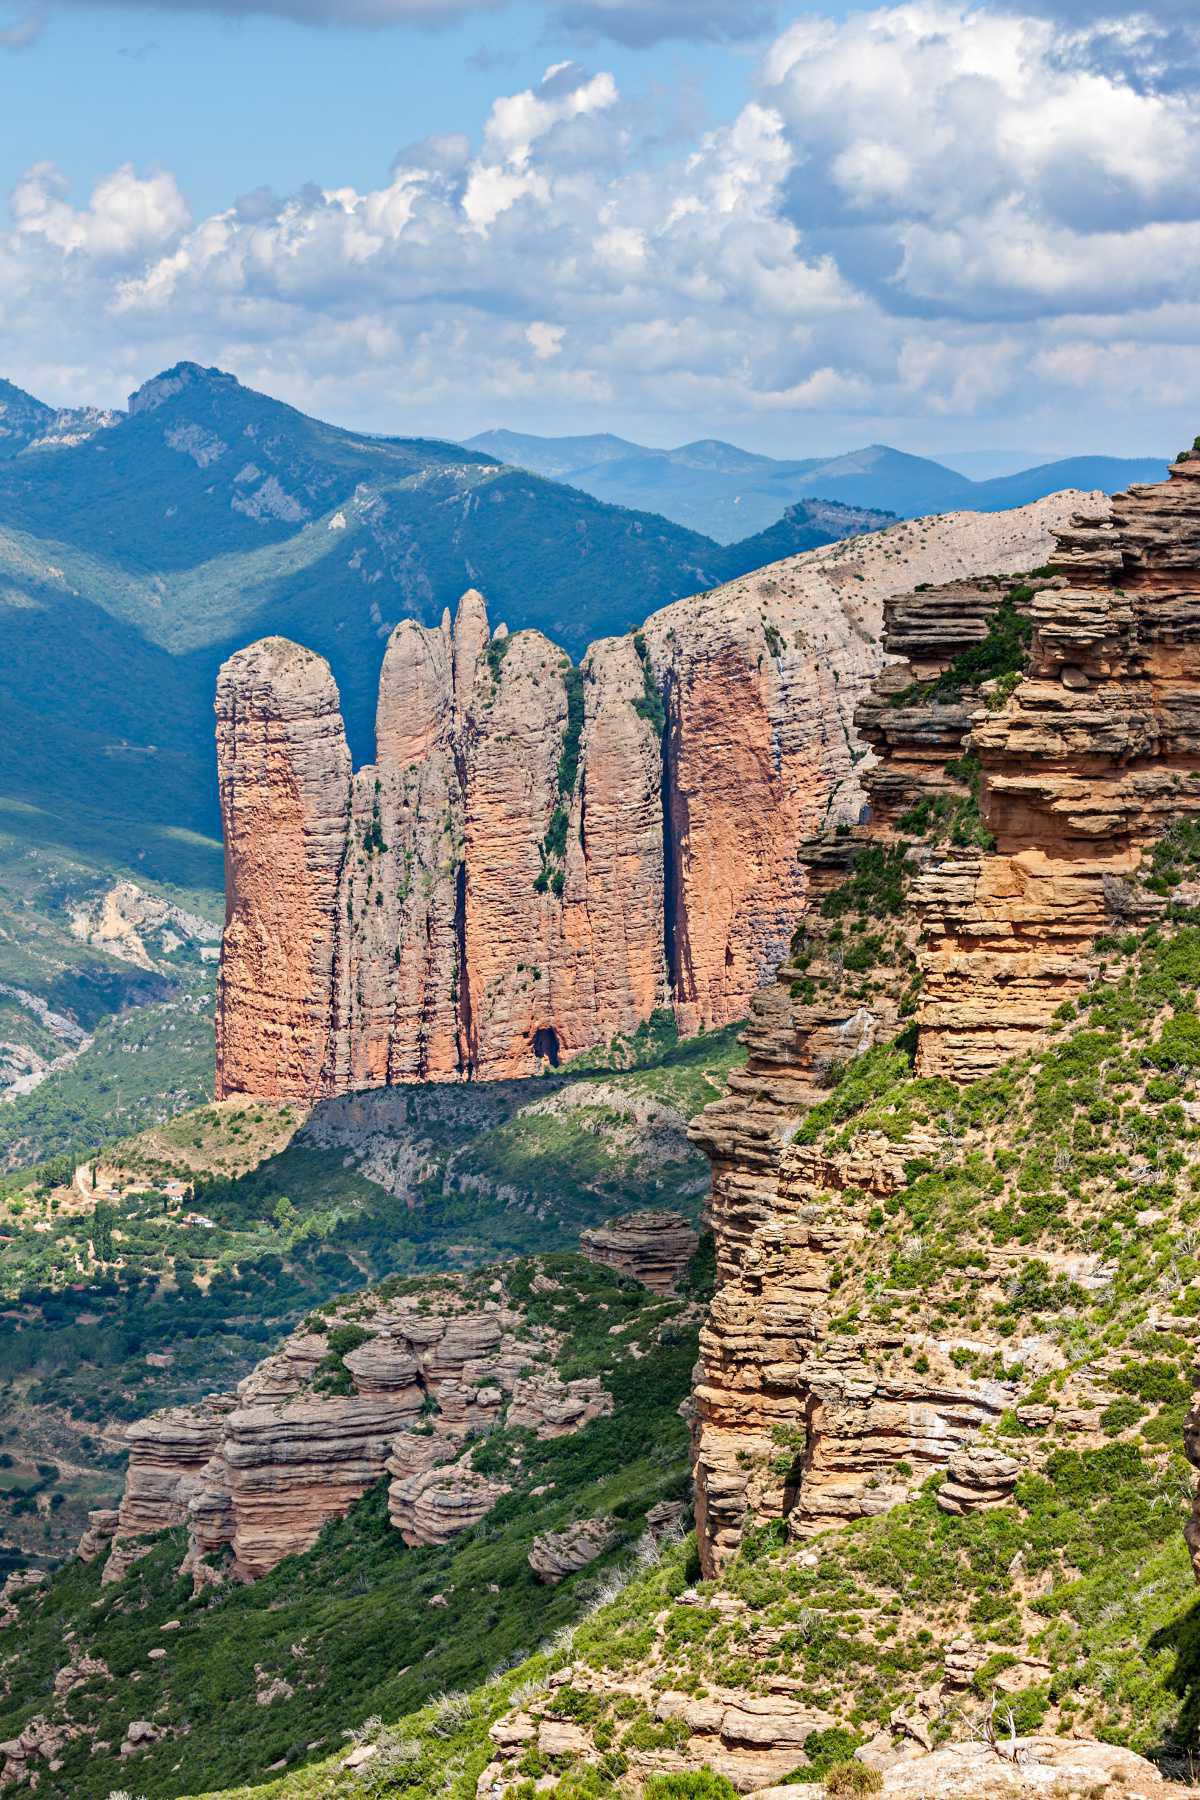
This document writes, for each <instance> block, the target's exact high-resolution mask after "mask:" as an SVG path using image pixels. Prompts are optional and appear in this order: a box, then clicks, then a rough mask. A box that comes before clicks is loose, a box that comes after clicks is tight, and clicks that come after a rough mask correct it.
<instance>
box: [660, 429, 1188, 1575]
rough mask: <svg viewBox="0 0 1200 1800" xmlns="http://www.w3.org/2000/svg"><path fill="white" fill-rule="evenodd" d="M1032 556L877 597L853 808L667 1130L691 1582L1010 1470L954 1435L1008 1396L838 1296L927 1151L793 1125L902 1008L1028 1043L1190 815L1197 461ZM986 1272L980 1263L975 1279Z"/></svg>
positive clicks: (970, 1037) (1099, 511)
mask: <svg viewBox="0 0 1200 1800" xmlns="http://www.w3.org/2000/svg"><path fill="white" fill-rule="evenodd" d="M1038 560H1039V562H1040V563H1044V564H1048V568H1043V569H1041V570H1040V571H1039V574H1038V576H1036V577H1034V578H1033V579H1032V580H1031V581H1029V582H1028V583H1027V584H1025V585H1023V586H1020V587H1018V588H1017V589H1015V590H1014V591H1012V592H1011V593H1010V592H1009V584H1008V583H1007V582H991V581H978V580H974V581H971V582H967V583H963V582H957V583H954V584H952V585H943V586H942V587H940V588H938V587H935V588H928V589H918V590H917V591H915V592H913V593H911V594H909V595H906V596H900V597H898V598H896V599H895V600H894V601H892V602H891V603H890V604H889V606H888V607H887V609H886V611H887V617H886V636H885V645H886V648H887V650H888V651H889V652H891V653H892V654H893V655H895V656H896V657H897V658H898V660H897V661H896V662H894V663H890V664H889V665H888V666H887V667H886V668H885V669H884V670H883V672H882V674H881V676H880V677H879V679H878V680H877V682H876V684H875V686H874V690H873V692H872V694H871V696H870V697H869V698H868V699H867V700H866V701H865V702H864V704H863V705H862V706H861V707H860V710H859V714H858V726H859V730H860V731H861V733H862V735H863V736H864V737H865V738H866V739H867V740H868V741H869V742H870V743H871V744H872V745H873V746H874V747H875V749H876V750H877V752H878V757H879V760H878V762H877V764H876V765H875V766H874V767H873V768H872V769H871V770H870V771H869V772H868V773H867V774H866V776H865V786H866V789H867V797H868V811H867V814H866V818H865V822H864V823H862V824H861V825H860V826H859V827H857V828H856V829H854V830H852V831H850V832H849V833H840V834H839V833H837V832H834V833H831V834H828V835H825V836H823V837H821V838H819V839H816V840H813V841H811V842H809V843H808V844H806V845H805V846H804V848H803V851H802V857H803V860H804V862H805V864H806V866H807V868H808V871H809V874H808V880H809V904H808V910H807V913H806V916H805V919H804V922H803V924H802V926H801V928H800V929H799V930H798V932H797V933H796V936H795V938H794V940H793V944H792V947H791V951H790V955H789V957H788V959H786V960H785V961H784V963H783V965H782V967H781V969H780V971H779V974H778V977H777V979H776V981H775V982H774V983H773V984H771V985H770V986H769V987H767V988H766V989H764V990H763V991H762V992H761V993H759V994H758V995H756V996H755V998H754V1001H753V1003H752V1007H751V1017H750V1024H749V1027H748V1029H747V1033H746V1042H747V1046H748V1050H749V1058H748V1063H747V1067H746V1070H745V1071H744V1072H739V1073H735V1074H734V1076H733V1077H732V1078H731V1080H730V1084H729V1094H728V1097H727V1098H726V1099H725V1100H723V1101H720V1102H717V1103H716V1104H715V1105H714V1106H712V1107H710V1108H709V1109H708V1110H707V1112H706V1113H705V1114H704V1115H702V1118H701V1119H700V1120H699V1121H698V1122H697V1124H696V1126H695V1127H694V1128H693V1132H694V1136H695V1138H696V1140H697V1141H698V1142H700V1143H701V1144H702V1146H703V1147H704V1148H705V1149H706V1150H707V1152H708V1154H709V1156H710V1158H711V1160H712V1164H713V1189H712V1208H711V1214H712V1223H713V1227H714V1233H715V1238H716V1250H717V1266H718V1285H717V1292H716V1296H715V1299H714V1302H713V1306H712V1310H711V1313H710V1317H709V1319H708V1322H707V1325H706V1327H705V1330H704V1331H703V1333H702V1337H701V1362H700V1368H699V1372H698V1380H697V1387H696V1395H695V1398H696V1408H697V1423H696V1477H697V1518H698V1525H699V1532H700V1541H701V1556H702V1561H703V1563H704V1566H705V1569H706V1571H709V1572H711V1571H714V1570H716V1569H718V1568H719V1567H720V1566H721V1565H722V1564H723V1563H724V1562H726V1561H727V1560H728V1558H729V1557H730V1556H731V1555H732V1554H733V1553H734V1552H735V1550H736V1548H737V1546H738V1544H739V1543H740V1541H741V1536H742V1533H743V1531H744V1530H745V1528H746V1526H747V1524H749V1523H751V1522H759V1521H763V1520H767V1519H770V1518H778V1517H780V1516H786V1517H787V1518H788V1519H789V1522H790V1524H791V1528H792V1529H793V1531H795V1532H797V1533H798V1534H800V1535H806V1534H809V1533H812V1532H815V1531H819V1530H821V1529H824V1528H826V1527H828V1526H829V1525H834V1524H838V1523H841V1522H844V1521H848V1520H850V1519H853V1518H856V1517H860V1516H862V1515H863V1514H864V1513H871V1512H878V1511H882V1510H884V1509H886V1508H887V1507H889V1506H890V1505H892V1504H894V1503H895V1502H896V1501H897V1500H899V1499H901V1498H904V1497H906V1496H907V1495H908V1494H909V1493H911V1492H913V1491H915V1488H916V1486H917V1485H919V1482H920V1481H921V1480H922V1479H924V1477H925V1476H926V1475H928V1474H929V1473H930V1472H931V1471H932V1470H934V1469H938V1468H945V1467H946V1466H947V1465H949V1468H950V1477H949V1480H948V1481H947V1482H946V1484H945V1485H944V1487H943V1489H942V1492H943V1495H944V1505H945V1507H946V1509H947V1510H953V1511H967V1510H972V1509H973V1508H975V1507H977V1506H988V1505H992V1504H998V1503H999V1502H1000V1501H1002V1500H1003V1498H1004V1497H1005V1495H1006V1493H1008V1492H1010V1491H1011V1487H1012V1483H1013V1482H1014V1481H1015V1479H1016V1475H1017V1472H1018V1469H1017V1465H1016V1464H1015V1463H1013V1462H1012V1460H1011V1459H1010V1458H1008V1457H1006V1456H1001V1455H999V1454H998V1453H995V1452H992V1451H987V1450H983V1449H981V1448H979V1447H978V1446H976V1445H975V1444H974V1440H975V1438H976V1437H977V1435H978V1434H979V1432H980V1431H981V1430H982V1429H983V1428H984V1427H985V1426H986V1425H988V1424H989V1423H994V1422H995V1420H996V1419H997V1416H998V1413H999V1411H1000V1410H1001V1409H1002V1408H1003V1407H1004V1406H1006V1405H1008V1404H1010V1403H1011V1399H1012V1393H1013V1390H1012V1388H1011V1387H1010V1386H1008V1385H1007V1384H1006V1383H1005V1382H1004V1381H1003V1380H999V1379H983V1378H981V1377H980V1376H979V1375H977V1374H973V1373H971V1372H970V1367H969V1364H970V1359H969V1358H968V1359H966V1360H965V1361H964V1359H962V1358H958V1359H955V1358H954V1357H953V1356H952V1355H951V1354H950V1351H951V1350H952V1348H953V1345H952V1343H951V1342H949V1341H948V1340H947V1338H946V1337H945V1336H942V1337H940V1338H939V1337H938V1336H937V1334H936V1333H935V1332H933V1331H930V1332H922V1333H920V1334H919V1336H918V1337H917V1338H914V1337H913V1335H912V1333H911V1332H906V1331H902V1330H898V1329H897V1328H895V1327H892V1326H887V1325H883V1324H879V1323H874V1322H872V1320H871V1317H870V1310H871V1309H867V1308H864V1309H863V1311H864V1318H863V1319H862V1320H856V1319H855V1315H854V1312H853V1310H852V1311H851V1312H850V1314H849V1319H850V1320H853V1321H854V1322H853V1323H848V1322H847V1318H846V1316H845V1313H846V1308H847V1306H848V1304H849V1302H848V1299H847V1296H846V1294H845V1293H844V1292H839V1287H840V1282H841V1269H842V1267H843V1266H844V1265H845V1264H846V1263H847V1262H849V1261H854V1260H856V1259H857V1261H859V1262H861V1261H862V1258H863V1256H864V1254H865V1252H866V1250H867V1249H868V1248H869V1239H870V1232H871V1218H872V1216H873V1212H874V1209H875V1208H876V1207H879V1206H881V1205H884V1206H886V1204H887V1202H888V1199H889V1197H890V1196H892V1195H894V1194H896V1193H897V1191H898V1190H899V1189H900V1188H902V1187H903V1186H904V1185H905V1183H906V1181H907V1172H906V1171H907V1168H908V1167H909V1166H910V1165H911V1164H912V1163H914V1162H916V1163H918V1164H920V1163H921V1161H922V1159H929V1158H931V1157H932V1158H933V1160H934V1161H935V1162H936V1160H937V1158H938V1157H939V1156H940V1155H942V1154H943V1147H942V1146H941V1145H940V1144H937V1143H934V1142H929V1143H926V1142H924V1141H922V1139H921V1134H920V1130H919V1129H917V1130H913V1131H911V1132H910V1133H909V1134H908V1135H907V1136H905V1137H903V1138H902V1139H901V1140H900V1141H893V1138H892V1137H887V1136H883V1135H882V1134H880V1133H871V1132H859V1133H858V1134H856V1135H855V1136H854V1137H853V1138H851V1139H849V1140H848V1141H845V1142H843V1141H842V1140H837V1139H834V1140H832V1141H831V1142H830V1143H829V1144H828V1145H826V1146H824V1147H823V1146H822V1145H821V1144H820V1143H804V1142H801V1141H795V1140H796V1135H797V1129H798V1127H799V1126H800V1125H801V1123H802V1122H803V1120H804V1118H805V1115H806V1114H807V1113H808V1111H809V1110H810V1109H811V1108H812V1107H814V1106H815V1105H817V1104H819V1103H820V1102H821V1101H822V1100H824V1099H825V1098H827V1096H828V1093H829V1088H830V1085H831V1082H832V1080H833V1079H835V1078H836V1070H837V1067H838V1066H839V1065H840V1064H842V1063H845V1062H846V1061H847V1060H849V1059H850V1058H851V1057H853V1056H855V1055H857V1054H858V1053H859V1052H861V1051H863V1050H865V1049H868V1048H870V1047H871V1046H872V1045H873V1044H876V1043H879V1042H883V1041H886V1040H887V1039H888V1038H890V1037H892V1036H894V1035H895V1033H896V1032H897V1030H898V1029H899V1028H900V1026H901V1025H903V1024H905V1023H911V1026H912V1028H913V1030H914V1032H915V1038H916V1045H917V1048H916V1069H917V1073H918V1074H922V1075H931V1076H933V1075H936V1076H942V1077H948V1078H949V1079H950V1080H952V1081H953V1082H955V1083H963V1082H967V1081H970V1080H972V1079H974V1078H976V1077H977V1076H979V1075H981V1074H984V1073H987V1072H989V1071H992V1070H994V1069H996V1068H997V1067H999V1066H1000V1065H1001V1064H1002V1063H1004V1062H1006V1061H1007V1060H1008V1059H1010V1058H1012V1057H1013V1056H1016V1055H1019V1054H1020V1053H1022V1052H1023V1051H1025V1050H1027V1049H1029V1048H1031V1047H1033V1046H1035V1045H1036V1044H1037V1043H1038V1042H1039V1041H1041V1037H1042V1035H1043V1034H1044V1032H1045V1030H1046V1028H1047V1026H1048V1025H1049V1024H1050V1021H1051V1019H1052V1015H1053V1014H1054V1012H1055V1010H1056V1009H1057V1008H1058V1007H1059V1006H1060V1004H1061V1003H1062V1002H1063V1001H1064V1000H1067V999H1069V998H1071V996H1072V995H1074V994H1077V993H1078V992H1079V991H1080V989H1081V987H1082V986H1083V985H1084V983H1085V982H1086V981H1087V980H1088V979H1089V975H1090V973H1091V970H1092V968H1093V966H1094V964H1093V960H1092V956H1091V952H1092V949H1093V945H1094V944H1095V940H1096V938H1097V937H1098V936H1099V935H1101V934H1102V933H1105V932H1107V931H1111V930H1112V929H1113V927H1114V925H1116V926H1118V927H1119V926H1120V924H1121V923H1122V921H1129V920H1134V919H1136V918H1137V917H1140V916H1142V915H1144V914H1145V912H1146V910H1147V906H1148V905H1150V906H1152V905H1153V904H1154V903H1153V900H1152V897H1151V898H1149V899H1148V897H1147V896H1146V894H1145V891H1144V890H1139V889H1136V888H1135V887H1134V885H1133V884H1132V882H1131V880H1130V877H1131V876H1132V875H1133V874H1134V872H1135V871H1136V870H1137V868H1138V866H1139V864H1140V863H1141V861H1142V858H1143V854H1144V852H1145V850H1146V849H1147V847H1148V846H1149V845H1150V844H1152V843H1153V842H1154V841H1155V840H1157V839H1158V838H1159V837H1161V836H1162V834H1163V832H1164V830H1165V829H1166V828H1167V826H1168V825H1169V824H1170V823H1171V822H1172V820H1175V819H1178V818H1180V817H1181V816H1182V817H1188V816H1192V817H1196V816H1200V794H1198V793H1197V791H1196V783H1195V781H1194V780H1193V779H1192V777H1193V774H1194V772H1195V771H1197V770H1198V769H1200V460H1197V461H1192V460H1183V461H1181V462H1180V463H1178V464H1177V465H1176V466H1175V467H1174V468H1173V470H1172V473H1171V480H1170V481H1169V482H1168V483H1165V484H1163V485H1161V486H1158V487H1154V488H1135V489H1132V490H1131V491H1130V492H1129V493H1128V494H1125V495H1120V496H1118V497H1117V498H1116V499H1115V500H1114V501H1113V502H1112V507H1111V513H1110V511H1109V509H1108V506H1107V503H1105V504H1104V505H1101V504H1097V503H1090V502H1089V503H1088V504H1086V505H1085V506H1083V507H1081V509H1080V510H1079V511H1078V512H1077V514H1076V515H1075V516H1074V517H1073V518H1072V519H1071V520H1070V521H1069V522H1067V523H1065V524H1064V528H1063V529H1062V530H1061V531H1060V533H1059V536H1058V541H1057V544H1056V546H1055V548H1054V549H1053V551H1051V552H1050V553H1049V554H1048V555H1044V556H1043V557H1041V558H1039V559H1038ZM1002 609H1003V611H1002ZM1022 617H1023V618H1024V620H1025V623H1024V625H1022V623H1021V620H1022ZM1001 627H1003V632H1002V630H1001ZM1003 633H1007V634H1008V635H1007V639H1006V640H1005V641H1006V642H1007V644H1008V647H1009V649H1010V650H1013V651H1014V654H1013V655H1012V656H1011V657H1009V658H1008V661H1007V672H1002V673H1001V675H1000V676H999V678H995V677H994V676H993V675H992V673H991V670H992V669H994V668H999V667H1001V664H1002V663H1003V661H1004V659H1003V658H1001V659H999V660H997V659H995V658H993V659H992V660H991V661H989V654H985V653H983V652H985V651H986V650H987V649H988V646H990V647H991V649H992V650H995V649H996V648H997V646H998V645H999V644H1000V642H1001V637H1002V635H1003ZM985 640H987V644H986V645H985ZM1022 641H1025V649H1024V651H1023V653H1022V652H1021V651H1020V650H1019V646H1020V645H1021V643H1022ZM976 652H979V654H976ZM856 915H857V916H856ZM856 933H861V934H862V935H861V936H857V937H856ZM831 1072H832V1073H831ZM801 1135H803V1134H801ZM992 1265H994V1266H992ZM1006 1279H1011V1273H1009V1274H1008V1275H1006V1274H1005V1271H1004V1269H1003V1267H1002V1266H1001V1259H1000V1258H999V1257H998V1256H993V1257H992V1258H991V1259H990V1263H989V1267H988V1269H987V1270H986V1271H985V1272H984V1273H983V1275H982V1276H981V1277H980V1280H981V1282H982V1283H983V1284H984V1286H985V1287H986V1286H987V1284H988V1283H992V1284H1002V1283H1003V1282H1004V1281H1005V1280H1006ZM998 1291H1002V1288H1001V1289H999V1290H998ZM884 1310H885V1311H886V1309H884ZM960 1362H961V1363H962V1364H963V1366H961V1367H960V1366H959V1365H960Z"/></svg>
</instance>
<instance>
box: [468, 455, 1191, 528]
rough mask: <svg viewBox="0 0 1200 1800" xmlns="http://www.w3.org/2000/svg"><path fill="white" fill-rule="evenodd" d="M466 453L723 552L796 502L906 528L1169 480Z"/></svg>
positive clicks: (1081, 461)
mask: <svg viewBox="0 0 1200 1800" xmlns="http://www.w3.org/2000/svg"><path fill="white" fill-rule="evenodd" d="M467 448H469V449H473V450H481V451H484V452H486V453H487V454H488V455H489V456H495V457H498V458H499V459H500V460H501V461H503V462H508V463H516V464H517V465H518V466H519V467H521V468H525V469H530V470H532V471H534V472H535V473H537V474H541V475H552V476H553V478H554V479H555V480H556V481H565V482H568V483H569V484H570V485H571V486H572V487H577V488H581V489H582V490H583V492H584V493H586V494H591V495H593V496H594V497H595V498H596V499H598V500H606V501H608V502H609V503H610V504H612V505H616V506H632V507H640V508H644V509H646V510H648V511H650V512H656V513H661V514H662V516H663V517H664V518H667V519H673V520H674V521H675V522H676V524H679V525H686V526H688V527H690V528H691V529H692V530H701V531H704V532H705V533H706V534H707V535H708V536H709V537H715V538H716V539H718V541H719V542H721V543H733V542H734V541H735V540H737V539H742V538H745V537H746V536H747V535H748V534H749V533H751V532H761V531H764V530H766V529H767V528H768V527H769V526H771V525H772V524H774V522H775V521H776V520H777V519H778V518H779V517H780V515H781V514H782V513H783V511H784V509H785V508H786V507H788V506H791V505H793V504H794V503H795V502H796V501H798V500H834V501H838V502H840V503H841V504H842V505H843V506H853V507H869V508H871V509H873V510H876V511H882V512H891V513H897V514H899V515H900V516H901V517H904V518H917V517H919V516H920V515H921V514H923V513H932V512H947V511H950V510H959V509H968V508H969V509H972V510H975V511H979V512H999V511H1001V510H1003V509H1004V508H1006V507H1010V506H1023V505H1025V504H1026V503H1027V502H1028V501H1030V500H1040V499H1041V498H1042V496H1043V495H1045V494H1054V493H1058V492H1059V491H1060V490H1061V489H1063V488H1070V487H1080V488H1102V489H1103V490H1104V491H1105V492H1106V493H1110V494H1111V493H1117V492H1118V491H1119V490H1120V489H1121V488H1124V487H1128V486H1129V485H1130V483H1131V482H1135V481H1162V480H1163V479H1164V478H1165V476H1166V472H1167V464H1166V461H1165V460H1162V459H1159V458H1154V457H1137V458H1130V457H1118V456H1076V457H1067V458H1064V459H1063V460H1062V461H1059V462H1049V463H1042V464H1041V465H1039V466H1038V467H1037V468H1033V469H1023V470H1021V471H1020V472H1019V473H1017V474H1012V475H1005V476H1001V477H998V478H996V479H993V480H990V481H974V480H972V479H971V478H970V476H968V475H963V474H961V473H960V472H959V471H958V470H957V469H950V468H947V467H946V466H945V464H944V463H939V462H934V461H932V460H931V459H930V458H929V457H925V456H910V455H908V454H907V453H906V452H905V451H903V450H893V449H891V448H889V446H888V445H886V444H869V445H867V446H866V448H864V449H862V450H852V451H850V452H849V453H848V454H846V455H844V456H834V457H827V458H826V457H808V458H804V459H801V460H799V461H795V462H786V461H780V460H778V459H776V458H774V457H770V456H760V455H758V454H756V453H755V452H753V451H748V450H739V449H738V448H737V446H736V445H734V444H726V443H722V442H721V441H720V440H719V439H713V438H707V439H702V440H701V441H699V442H697V443H694V444H683V445H681V446H680V447H679V448H678V449H677V450H651V449H647V448H646V446H645V445H642V444H634V443H630V442H629V441H628V440H627V439H624V438H618V437H613V436H611V435H609V434H602V435H598V436H593V437H564V438H541V437H532V436H525V435H522V434H521V433H519V432H514V431H485V432H481V433H480V434H479V435H478V436H477V437H473V438H470V439H469V440H468V442H467Z"/></svg>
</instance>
